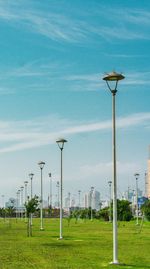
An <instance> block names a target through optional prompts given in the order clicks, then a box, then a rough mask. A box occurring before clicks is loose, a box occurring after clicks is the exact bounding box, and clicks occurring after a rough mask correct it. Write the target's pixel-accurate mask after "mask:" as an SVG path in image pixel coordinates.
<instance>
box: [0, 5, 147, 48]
mask: <svg viewBox="0 0 150 269" xmlns="http://www.w3.org/2000/svg"><path fill="white" fill-rule="evenodd" d="M75 6H76V5H75ZM75 6H74V5H72V13H69V15H68V13H66V11H64V10H62V12H61V14H60V13H59V12H58V11H57V9H56V7H55V5H52V4H51V9H49V10H51V11H48V9H45V10H44V11H41V10H40V8H39V6H38V5H37V4H36V2H32V1H31V2H29V1H27V2H26V3H25V2H24V1H22V2H21V3H19V2H18V1H15V0H14V1H13V2H12V1H7V2H6V1H0V20H3V21H6V22H8V23H10V24H11V25H12V24H13V25H14V26H16V27H17V28H18V27H22V28H24V29H27V30H28V31H30V32H34V33H36V34H40V35H42V36H45V37H47V38H49V39H51V40H53V41H56V42H67V43H76V44H77V43H83V42H84V43H85V41H86V40H87V39H88V40H90V39H91V40H94V35H95V36H96V37H100V38H102V39H103V40H108V41H110V40H112V39H120V40H133V39H135V40H136V39H137V40H138V39H139V40H141V39H142V40H143V39H147V40H149V39H150V36H149V26H150V12H148V11H143V10H140V9H139V10H138V9H134V10H132V11H131V10H129V9H125V10H123V11H122V10H120V9H119V8H118V7H117V8H115V9H112V8H111V9H109V8H108V7H107V14H108V16H107V20H106V8H105V7H104V6H103V5H99V4H97V6H95V8H93V9H92V12H91V10H90V9H88V8H87V9H86V12H81V11H80V13H79V17H78V18H77V19H75V18H74V12H75V13H76V9H75ZM52 10H53V11H52ZM98 10H99V11H98ZM109 14H110V16H109ZM93 16H96V17H97V19H98V21H99V19H101V21H102V22H103V23H101V24H99V23H97V24H94V23H93ZM120 17H121V22H120V23H119V21H120ZM109 20H110V23H111V26H109V25H108V21H109ZM18 22H19V23H18ZM112 25H117V28H116V27H114V28H112ZM146 26H148V27H147V28H146V29H145V30H143V27H146Z"/></svg>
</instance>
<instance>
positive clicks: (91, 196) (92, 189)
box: [90, 187, 94, 220]
mask: <svg viewBox="0 0 150 269" xmlns="http://www.w3.org/2000/svg"><path fill="white" fill-rule="evenodd" d="M93 191H94V187H91V191H90V204H91V220H93V212H92V209H93V203H92V202H93V199H92V198H93Z"/></svg>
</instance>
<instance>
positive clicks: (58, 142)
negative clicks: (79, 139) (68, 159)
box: [56, 138, 68, 150]
mask: <svg viewBox="0 0 150 269" xmlns="http://www.w3.org/2000/svg"><path fill="white" fill-rule="evenodd" d="M66 142H68V141H67V140H66V139H64V138H60V139H58V140H56V143H57V145H58V147H59V148H60V150H63V148H64V143H66Z"/></svg>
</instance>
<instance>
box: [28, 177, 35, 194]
mask: <svg viewBox="0 0 150 269" xmlns="http://www.w3.org/2000/svg"><path fill="white" fill-rule="evenodd" d="M33 176H34V174H33V173H30V174H29V178H30V180H31V199H32V180H33Z"/></svg>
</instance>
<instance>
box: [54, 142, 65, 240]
mask: <svg viewBox="0 0 150 269" xmlns="http://www.w3.org/2000/svg"><path fill="white" fill-rule="evenodd" d="M66 142H67V140H65V139H64V138H61V139H59V140H57V141H56V143H57V144H58V147H59V148H60V150H61V176H60V237H59V239H63V235H62V230H63V226H62V217H63V216H62V208H63V184H62V180H63V169H62V168H63V167H62V161H63V160H62V159H63V154H62V153H63V148H64V144H65V143H66Z"/></svg>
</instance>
